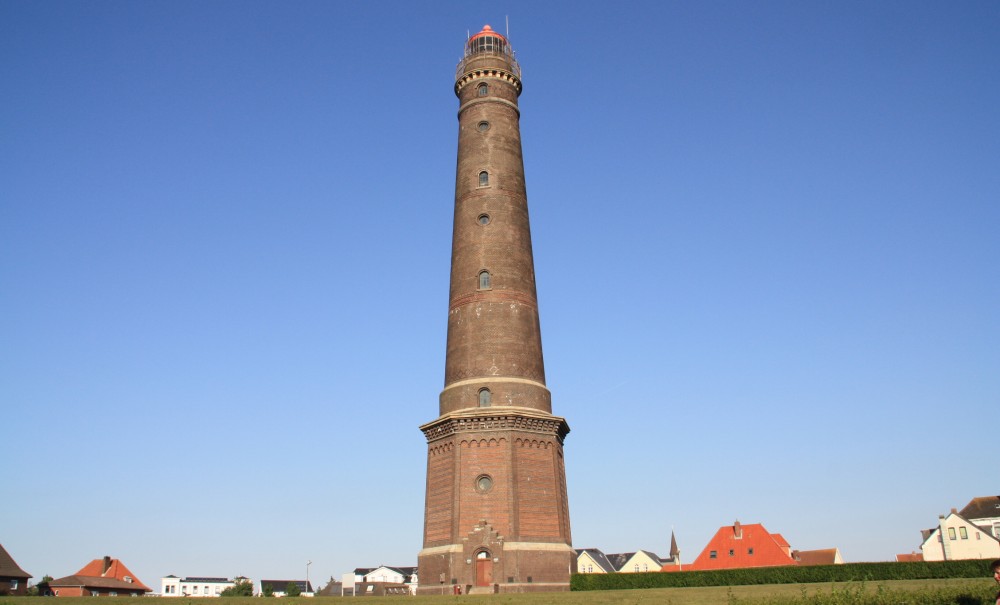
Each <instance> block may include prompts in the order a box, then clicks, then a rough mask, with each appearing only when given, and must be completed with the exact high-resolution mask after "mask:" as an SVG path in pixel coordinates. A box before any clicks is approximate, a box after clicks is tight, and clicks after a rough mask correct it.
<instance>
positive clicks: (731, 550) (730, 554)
mask: <svg viewBox="0 0 1000 605" xmlns="http://www.w3.org/2000/svg"><path fill="white" fill-rule="evenodd" d="M729 556H730V557H735V556H736V551H735V550H733V549H732V548H730V549H729Z"/></svg>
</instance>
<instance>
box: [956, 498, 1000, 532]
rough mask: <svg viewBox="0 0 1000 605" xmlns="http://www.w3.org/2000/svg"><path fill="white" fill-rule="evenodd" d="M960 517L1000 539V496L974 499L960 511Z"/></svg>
mask: <svg viewBox="0 0 1000 605" xmlns="http://www.w3.org/2000/svg"><path fill="white" fill-rule="evenodd" d="M958 514H959V516H961V517H963V518H965V519H968V520H969V521H972V522H973V523H974V524H975V525H976V526H977V527H979V528H981V529H982V530H983V531H984V532H986V533H988V534H992V535H993V537H994V538H998V539H1000V496H980V497H978V498H973V499H972V501H971V502H969V503H968V504H966V505H965V508H963V509H962V510H960V511H958Z"/></svg>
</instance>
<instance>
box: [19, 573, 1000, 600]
mask: <svg viewBox="0 0 1000 605" xmlns="http://www.w3.org/2000/svg"><path fill="white" fill-rule="evenodd" d="M880 586H881V587H883V591H884V590H889V591H891V593H890V594H888V595H886V594H882V595H881V596H879V593H878V591H879V587H880ZM899 591H906V592H907V593H908V595H907V596H906V598H899V597H900V596H901V595H899V594H898V593H899ZM862 592H864V593H865V594H867V595H870V597H868V598H862V597H861V593H862ZM960 593H961V594H967V595H970V597H971V599H972V600H967V601H963V602H962V603H961V605H966V604H968V605H993V603H994V601H993V596H994V595H995V594H996V586H995V584H994V582H993V580H992V579H989V578H983V579H950V580H895V581H881V582H871V583H866V584H859V583H844V584H770V585H755V586H731V587H730V586H713V587H704V588H702V587H699V588H650V589H644V590H601V591H587V592H550V593H533V594H507V595H504V594H499V595H472V596H469V595H465V596H460V597H456V596H451V595H448V596H433V597H354V598H357V599H359V600H360V602H362V603H369V604H370V605H387V604H390V603H397V604H398V603H412V604H414V605H439V604H440V605H444V604H446V603H447V604H449V605H459V604H461V603H463V602H476V603H484V604H485V603H489V604H490V605H506V604H512V605H519V604H524V605H549V604H551V605H569V604H570V603H582V604H584V605H637V604H639V603H643V604H654V603H664V604H673V605H730V604H732V603H735V604H738V605H743V604H745V603H749V602H755V603H760V604H761V605H766V604H768V603H780V604H781V605H785V604H791V603H801V604H813V603H815V604H817V605H851V604H861V603H864V604H866V605H867V604H868V603H873V604H877V605H882V604H883V603H884V604H886V605H895V604H902V603H907V604H909V605H917V604H927V605H937V604H938V603H948V602H952V603H954V602H955V601H954V598H953V596H952V595H954V594H960ZM918 597H919V598H918ZM945 597H948V598H950V599H952V600H950V601H948V600H945ZM147 598H148V597H147ZM346 598H348V599H352V601H353V599H354V598H352V597H346ZM34 599H35V598H31V597H0V605H31V603H32V602H33V601H34ZM109 599H112V600H115V601H126V600H128V601H134V600H135V599H134V598H130V597H101V598H100V602H106V601H108V600H109ZM341 599H342V597H319V598H308V597H295V598H283V599H281V600H280V601H278V602H280V603H281V604H282V605H336V604H337V603H339V602H340V601H341ZM869 599H871V600H869ZM44 602H45V603H48V604H49V605H55V604H58V605H84V604H86V605H95V601H94V598H93V597H75V598H59V599H58V600H55V601H53V600H46V601H44ZM207 602H213V603H216V604H217V605H262V603H261V599H260V598H257V597H254V598H250V597H241V598H225V599H213V598H200V599H198V598H165V599H163V600H162V601H160V603H161V605H206V603H207ZM123 605H124V604H123Z"/></svg>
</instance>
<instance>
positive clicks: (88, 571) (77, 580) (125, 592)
mask: <svg viewBox="0 0 1000 605" xmlns="http://www.w3.org/2000/svg"><path fill="white" fill-rule="evenodd" d="M49 589H50V590H51V591H52V594H53V595H54V596H57V597H118V596H122V597H126V596H133V597H138V596H142V595H144V594H146V593H147V592H152V590H151V589H150V588H149V587H148V586H146V585H145V584H143V583H142V582H140V581H139V579H138V578H136V577H135V574H133V573H132V572H131V571H129V569H128V568H127V567H125V564H124V563H122V562H121V561H119V560H118V559H112V558H111V557H104V558H103V559H94V560H93V561H91V562H90V563H88V564H87V565H85V566H84V567H83V569H81V570H80V571H78V572H76V573H75V574H73V575H71V576H66V577H64V578H59V579H56V580H52V581H51V582H49Z"/></svg>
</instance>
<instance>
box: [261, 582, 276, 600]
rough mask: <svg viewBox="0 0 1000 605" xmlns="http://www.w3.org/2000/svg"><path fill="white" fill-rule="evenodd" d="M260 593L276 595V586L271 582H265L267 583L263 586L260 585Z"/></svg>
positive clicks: (266, 595) (268, 595) (270, 595)
mask: <svg viewBox="0 0 1000 605" xmlns="http://www.w3.org/2000/svg"><path fill="white" fill-rule="evenodd" d="M260 594H262V595H264V596H265V597H273V596H274V586H271V585H270V584H265V585H263V586H261V587H260Z"/></svg>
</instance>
